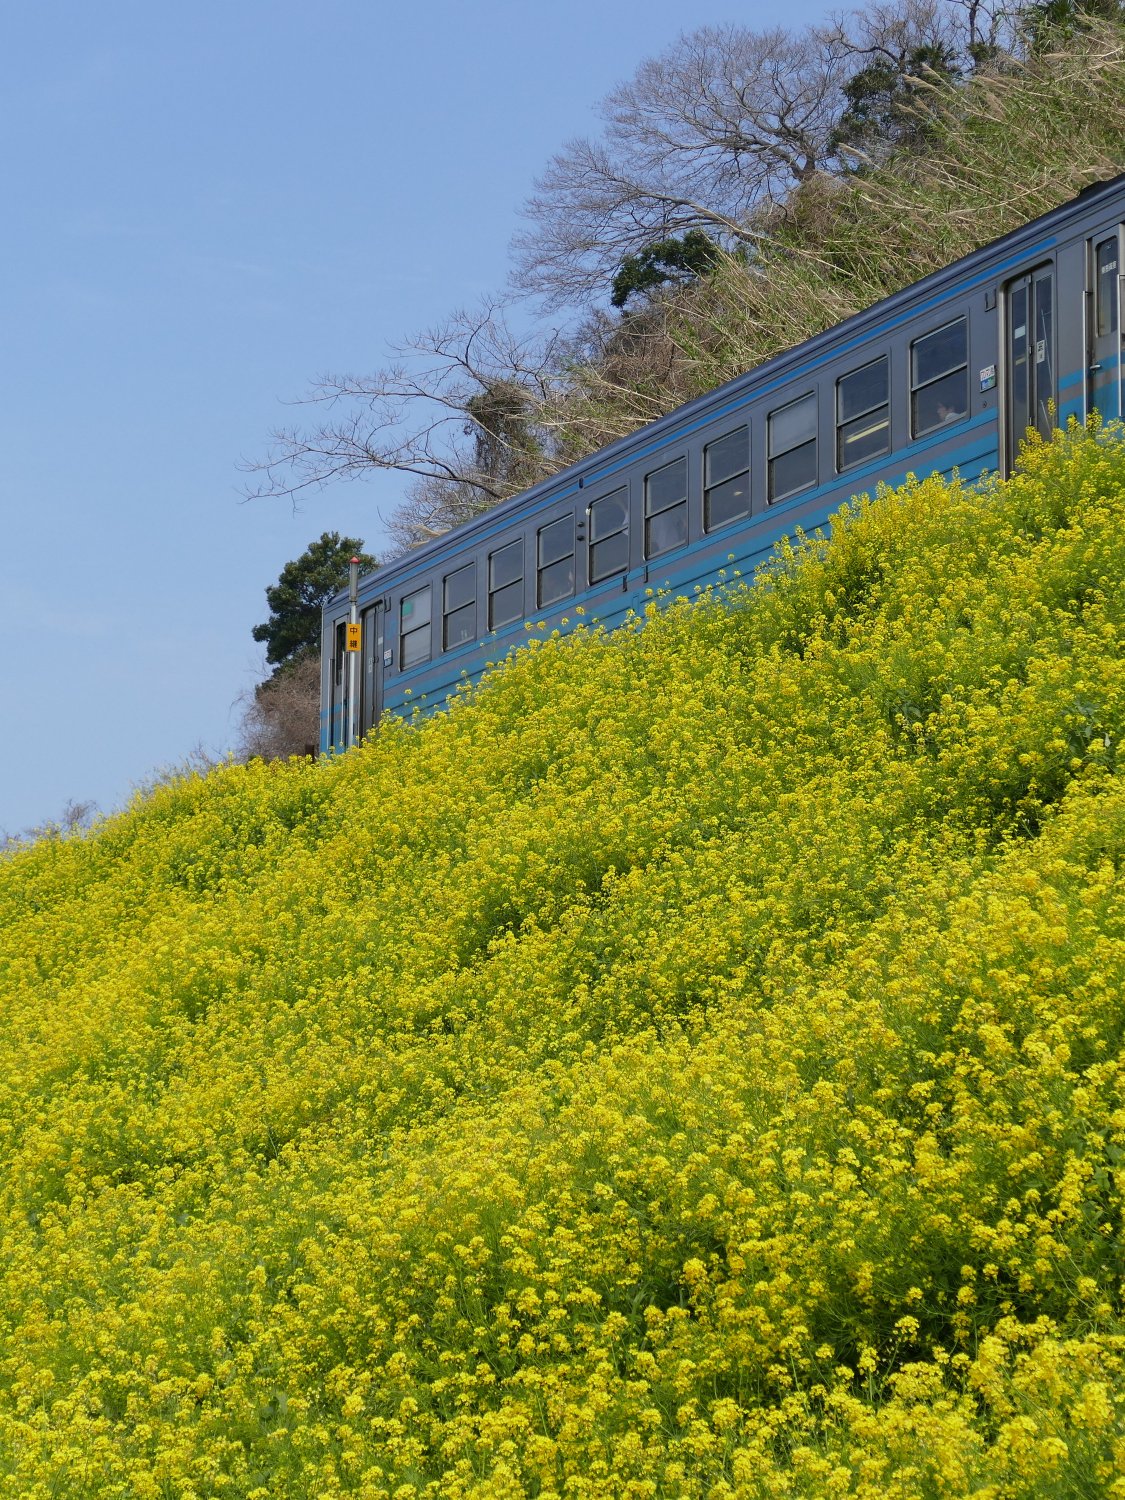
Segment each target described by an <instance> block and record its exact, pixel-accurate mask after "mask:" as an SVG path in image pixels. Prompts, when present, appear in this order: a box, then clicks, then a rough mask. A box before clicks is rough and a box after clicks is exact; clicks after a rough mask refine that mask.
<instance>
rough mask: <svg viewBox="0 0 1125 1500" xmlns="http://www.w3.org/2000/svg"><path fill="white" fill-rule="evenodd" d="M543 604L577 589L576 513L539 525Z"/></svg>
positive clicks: (539, 594)
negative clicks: (575, 560)
mask: <svg viewBox="0 0 1125 1500" xmlns="http://www.w3.org/2000/svg"><path fill="white" fill-rule="evenodd" d="M537 557H538V568H537V572H538V583H537V591H536V598H537V599H538V600H539V603H540V604H556V603H557V602H558V601H559V600H560V599H566V598H568V597H569V596H570V595H571V594H573V593H574V517H573V516H561V517H560V518H559V520H557V521H552V522H551V523H550V524H549V525H547V526H544V527H542V528H541V529H540V531H539V535H538V538H537Z"/></svg>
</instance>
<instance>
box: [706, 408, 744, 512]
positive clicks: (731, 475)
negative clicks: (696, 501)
mask: <svg viewBox="0 0 1125 1500" xmlns="http://www.w3.org/2000/svg"><path fill="white" fill-rule="evenodd" d="M742 435H745V439H746V463H745V464H744V465H743V467H742V468H740V469H732V470H730V471H729V472H724V473H722V474H721V475H720V476H719V477H718V478H716V477H714V476H713V475H712V473H711V454H712V451H713V450H714V449H716V448H718V447H719V446H720V444H722V443H729V442H730V441H731V439H732V438H737V437H740V436H742ZM739 456H740V457H741V455H739ZM743 476H745V478H746V505H745V508H744V509H742V510H739V511H733V512H731V514H730V515H727V516H724V517H723V519H722V520H721V521H713V520H712V518H711V500H712V496H713V495H714V494H715V492H716V491H717V490H721V489H724V488H725V487H726V486H728V485H731V484H733V483H734V482H735V480H736V479H741V478H742V477H743ZM734 493H735V494H737V493H738V492H737V491H734ZM751 502H752V496H751V493H750V424H749V423H748V422H744V423H743V424H742V426H741V427H734V428H732V429H731V430H730V432H724V433H722V434H721V435H720V436H719V437H717V438H713V439H712V441H711V442H709V443H706V444H705V445H704V448H703V530H704V531H705V532H708V533H710V532H712V531H720V530H721V529H722V528H723V527H724V526H731V525H733V524H734V522H735V521H741V520H744V519H745V518H746V517H747V516H748V515H749V514H750V509H751Z"/></svg>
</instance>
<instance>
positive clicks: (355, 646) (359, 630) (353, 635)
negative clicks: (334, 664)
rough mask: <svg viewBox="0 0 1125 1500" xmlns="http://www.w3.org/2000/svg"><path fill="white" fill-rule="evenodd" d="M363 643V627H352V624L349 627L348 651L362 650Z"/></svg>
mask: <svg viewBox="0 0 1125 1500" xmlns="http://www.w3.org/2000/svg"><path fill="white" fill-rule="evenodd" d="M362 643H363V626H362V625H358V624H357V625H351V624H349V626H348V639H347V649H348V650H349V651H358V650H359V649H360V646H361V645H362Z"/></svg>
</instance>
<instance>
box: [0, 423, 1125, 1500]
mask: <svg viewBox="0 0 1125 1500" xmlns="http://www.w3.org/2000/svg"><path fill="white" fill-rule="evenodd" d="M1120 438H1121V434H1120V433H1118V432H1114V431H1109V432H1098V431H1093V432H1090V433H1083V432H1081V431H1079V430H1074V431H1072V432H1070V433H1069V434H1068V435H1067V436H1066V437H1064V438H1060V439H1059V440H1058V441H1056V443H1054V444H1051V445H1042V444H1040V445H1037V446H1035V447H1034V448H1032V449H1031V450H1030V451H1029V452H1028V455H1027V458H1026V462H1025V466H1024V469H1023V472H1022V473H1021V474H1020V475H1019V476H1018V477H1017V478H1016V479H1014V480H1012V481H1011V482H1009V483H1008V484H1006V485H1003V486H1001V485H997V486H994V487H993V488H991V489H989V490H987V491H986V492H984V493H980V492H974V491H962V490H961V489H960V488H959V487H958V486H956V485H954V486H946V485H944V484H942V483H941V482H939V481H937V480H930V481H926V482H925V483H921V484H915V485H910V486H908V487H907V488H905V489H904V490H902V491H900V492H897V493H894V494H886V495H883V496H881V497H880V498H879V499H878V500H877V501H875V502H874V503H873V504H870V505H863V506H860V507H857V508H856V509H855V510H854V512H853V513H852V514H851V515H850V517H849V518H848V519H847V520H846V521H844V520H842V521H840V523H839V524H838V525H837V527H836V529H835V532H834V537H833V540H832V541H831V542H828V543H824V542H822V541H821V540H819V539H813V540H810V541H807V542H801V543H799V544H798V545H796V546H795V548H793V549H790V550H787V551H786V552H785V553H784V554H783V555H781V556H779V558H778V559H777V560H776V563H775V564H774V565H773V566H772V568H771V569H770V570H769V573H768V576H767V577H766V578H764V579H763V580H762V581H761V582H760V583H759V584H758V586H756V587H754V588H752V589H751V588H747V587H746V586H745V585H744V584H742V583H740V582H738V581H736V580H731V581H730V585H729V587H727V588H725V589H724V590H722V591H718V592H716V594H714V595H712V596H704V597H702V598H699V599H696V600H692V601H682V602H671V603H669V604H668V605H667V607H666V608H663V609H660V610H657V609H655V608H654V609H653V610H652V611H651V618H648V619H646V620H645V621H643V622H637V628H635V629H633V630H627V631H624V632H620V633H618V634H616V635H613V636H607V635H605V634H603V633H601V632H599V631H598V630H597V629H596V628H588V629H583V630H581V631H579V632H578V633H577V634H575V635H572V636H569V637H567V638H565V639H545V640H541V639H537V638H533V640H532V642H531V644H529V646H527V647H526V648H524V649H523V650H522V651H520V652H519V653H518V654H517V655H516V656H515V657H514V658H513V659H512V660H511V661H510V662H508V663H507V664H505V665H503V666H502V667H501V668H499V669H498V670H497V671H496V672H495V673H493V674H492V676H491V678H490V679H489V680H487V681H486V683H485V684H484V685H483V686H482V687H481V688H480V689H479V690H478V691H477V692H475V693H474V694H471V695H467V697H466V699H465V700H464V701H461V702H458V703H456V704H455V705H454V706H453V707H452V708H451V710H450V711H449V712H448V713H443V714H439V715H436V716H434V717H433V718H431V719H429V720H426V721H419V722H418V723H417V724H415V725H411V726H407V725H401V724H392V725H390V726H389V727H388V728H386V729H385V730H384V731H383V732H381V733H380V735H379V736H378V737H377V738H376V739H374V740H372V741H370V742H369V743H368V744H366V745H364V746H363V747H361V748H359V749H357V750H355V751H353V752H351V753H350V754H348V755H346V756H344V757H340V758H338V759H336V760H334V761H327V760H325V761H320V762H318V763H315V764H314V763H311V762H293V763H290V764H288V765H282V766H277V765H274V766H262V765H252V766H249V767H246V766H235V765H231V766H227V767H223V768H220V769H219V770H217V771H214V772H212V773H211V774H210V775H208V776H206V777H191V778H186V779H182V780H179V781H176V782H174V783H172V784H169V785H166V786H163V787H161V788H159V789H158V790H156V791H155V792H154V793H152V794H151V795H150V796H148V797H147V798H145V799H142V800H138V801H137V802H136V803H135V804H134V806H133V807H131V808H130V809H129V810H128V811H127V812H126V813H123V814H121V815H120V816H117V817H114V818H111V819H109V820H107V821H106V822H104V823H103V824H101V825H100V826H99V827H98V828H96V829H95V830H94V831H93V832H92V833H91V834H89V835H87V836H82V837H73V838H66V839H60V840H55V841H48V842H43V843H40V844H38V845H36V846H34V847H31V848H28V849H26V850H23V851H20V852H17V853H16V854H14V855H12V856H10V857H8V858H5V859H4V860H2V861H0V1003H2V1005H3V1024H2V1026H0V1153H2V1161H3V1173H2V1176H0V1244H2V1255H0V1497H11V1500H16V1497H19V1500H25V1497H27V1500H46V1497H48V1496H67V1497H69V1496H114V1497H123V1500H124V1497H129V1500H132V1497H137V1500H154V1497H177V1500H193V1497H199V1500H203V1497H212V1496H239V1497H248V1500H249V1497H256V1500H265V1497H272V1496H284V1497H309V1500H312V1497H332V1496H344V1495H356V1496H362V1497H368V1500H376V1497H392V1496H393V1497H396V1500H406V1497H420V1496H443V1497H444V1496H450V1497H468V1496H474V1497H484V1496H489V1497H491V1496H495V1497H502V1500H507V1497H512V1500H515V1497H523V1496H544V1497H547V1496H554V1497H562V1496H568V1497H583V1500H585V1497H603V1496H604V1497H609V1496H613V1497H617V1496H621V1497H626V1496H627V1497H637V1500H640V1497H656V1496H683V1497H696V1496H698V1497H704V1496H707V1497H710V1496H719V1497H721V1496H746V1497H766V1496H808V1497H813V1496H815V1497H821V1496H825V1497H834V1496H856V1497H865V1500H884V1497H891V1500H915V1497H931V1496H932V1497H942V1500H948V1497H952V1496H967V1495H973V1496H978V1497H981V1500H985V1497H988V1500H1002V1497H1003V1500H1007V1497H1016V1496H1054V1497H1059V1500H1064V1497H1065V1500H1070V1497H1075V1496H1101V1495H1114V1494H1116V1495H1121V1496H1125V1320H1123V1317H1122V1308H1123V1293H1125V1285H1123V1277H1125V1246H1123V1241H1122V1209H1123V1189H1125V1068H1123V1057H1122V1036H1123V1031H1125V877H1123V874H1122V870H1123V865H1125V777H1123V775H1122V771H1123V769H1125V762H1123V761H1122V760H1121V757H1120V754H1119V746H1120V743H1121V737H1122V735H1123V734H1125V660H1123V656H1122V652H1123V647H1125V591H1123V588H1122V580H1123V578H1125V443H1122V442H1121V441H1120ZM642 625H643V628H641V627H642Z"/></svg>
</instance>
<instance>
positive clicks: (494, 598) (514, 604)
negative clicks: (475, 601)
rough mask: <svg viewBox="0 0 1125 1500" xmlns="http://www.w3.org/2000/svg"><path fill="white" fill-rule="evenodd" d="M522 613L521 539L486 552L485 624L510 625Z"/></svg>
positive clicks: (492, 628)
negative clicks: (486, 604) (486, 621)
mask: <svg viewBox="0 0 1125 1500" xmlns="http://www.w3.org/2000/svg"><path fill="white" fill-rule="evenodd" d="M522 615H523V542H522V541H515V542H509V543H508V544H507V546H505V547H498V548H497V549H496V551H495V552H490V553H489V554H488V628H489V630H495V629H496V628H497V627H498V626H500V625H510V624H511V623H512V621H513V620H518V619H520V618H521V617H522Z"/></svg>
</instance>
